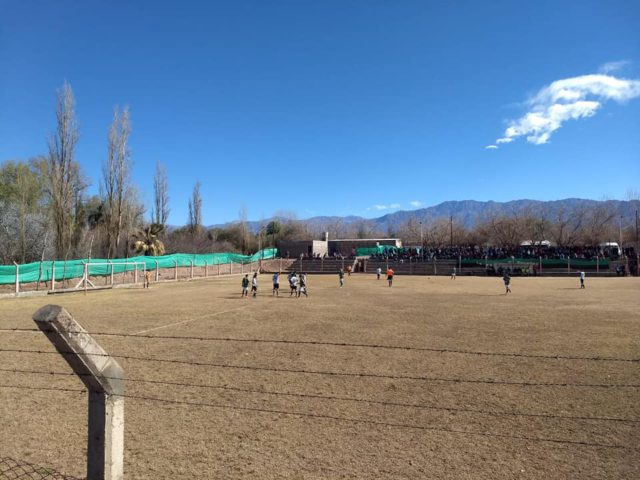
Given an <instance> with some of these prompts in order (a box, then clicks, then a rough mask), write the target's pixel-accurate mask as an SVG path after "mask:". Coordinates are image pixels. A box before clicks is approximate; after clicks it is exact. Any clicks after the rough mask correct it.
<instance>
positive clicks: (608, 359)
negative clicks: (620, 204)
mask: <svg viewBox="0 0 640 480" xmlns="http://www.w3.org/2000/svg"><path fill="white" fill-rule="evenodd" d="M0 331H3V332H41V331H45V330H40V329H38V328H17V327H16V328H1V329H0ZM69 333H86V334H88V335H94V336H97V337H100V336H102V337H125V338H141V339H155V340H196V341H202V342H207V341H210V342H238V343H272V344H286V345H318V346H330V347H354V348H372V349H384V350H405V351H417V352H434V353H452V354H460V355H478V356H493V357H516V358H534V359H547V360H586V361H599V362H632V363H638V362H640V358H624V357H604V356H590V357H589V356H574V355H544V354H535V353H516V352H485V351H478V350H463V349H452V348H435V347H412V346H407V345H384V344H375V343H373V344H370V343H350V342H328V341H321V340H284V339H269V338H236V337H199V336H180V335H145V334H131V333H117V332H73V331H71V332H69Z"/></svg>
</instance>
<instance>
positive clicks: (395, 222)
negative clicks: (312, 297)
mask: <svg viewBox="0 0 640 480" xmlns="http://www.w3.org/2000/svg"><path fill="white" fill-rule="evenodd" d="M597 207H605V208H607V209H609V210H611V211H613V212H615V213H616V216H618V217H620V216H622V217H623V219H625V220H624V221H625V222H626V223H631V222H634V221H635V215H636V211H638V210H640V200H588V199H581V198H566V199H563V200H550V201H542V200H526V199H524V200H511V201H508V202H494V201H486V202H480V201H476V200H461V201H447V202H443V203H440V204H438V205H434V206H431V207H425V208H419V209H416V210H399V211H396V212H393V213H388V214H386V215H382V216H380V217H377V218H364V217H359V216H354V215H350V216H345V217H340V216H316V217H311V218H307V219H302V220H301V221H303V222H305V223H306V224H307V225H308V226H309V228H310V230H312V231H321V230H322V229H324V228H326V227H327V226H329V225H336V224H337V223H341V224H342V225H343V226H349V225H351V224H354V223H358V222H363V221H364V222H366V223H367V224H369V225H370V226H371V227H372V228H374V229H375V230H378V231H381V232H387V231H390V230H394V229H396V228H397V227H398V226H400V225H402V224H404V223H406V222H407V221H408V220H410V219H411V218H413V219H415V220H417V221H423V222H431V221H434V220H438V219H442V218H446V219H449V218H450V217H453V219H454V221H455V222H456V223H458V224H463V225H464V226H465V227H466V228H472V227H474V226H475V225H476V224H477V223H478V222H480V221H482V219H484V218H487V217H488V216H490V215H509V216H511V215H522V214H525V213H537V214H538V213H539V212H544V214H545V216H546V217H547V218H553V217H554V216H556V215H557V214H558V213H559V212H561V211H562V212H565V213H569V214H572V213H577V212H578V211H579V210H581V209H593V208H597ZM272 220H278V221H281V222H282V221H284V220H286V219H283V218H279V217H273V218H269V219H265V220H262V222H259V221H249V222H247V224H248V226H249V229H250V230H251V231H252V232H257V231H258V229H259V228H260V225H261V224H262V225H266V224H267V223H269V222H270V221H272ZM231 223H234V222H228V223H226V224H218V225H212V226H211V228H215V227H224V226H227V225H229V224H231Z"/></svg>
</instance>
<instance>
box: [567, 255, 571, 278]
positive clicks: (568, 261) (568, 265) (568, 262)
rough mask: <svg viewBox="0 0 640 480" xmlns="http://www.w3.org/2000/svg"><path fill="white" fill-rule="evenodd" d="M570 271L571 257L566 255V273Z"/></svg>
mask: <svg viewBox="0 0 640 480" xmlns="http://www.w3.org/2000/svg"><path fill="white" fill-rule="evenodd" d="M570 273H571V258H570V257H567V274H570Z"/></svg>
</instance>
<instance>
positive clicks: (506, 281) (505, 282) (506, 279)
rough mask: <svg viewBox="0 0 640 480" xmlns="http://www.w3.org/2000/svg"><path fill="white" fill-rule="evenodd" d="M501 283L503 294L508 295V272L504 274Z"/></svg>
mask: <svg viewBox="0 0 640 480" xmlns="http://www.w3.org/2000/svg"><path fill="white" fill-rule="evenodd" d="M502 281H503V282H504V288H505V292H504V294H505V295H506V294H508V293H511V287H510V286H509V285H510V284H511V277H510V276H509V272H505V273H504V277H502Z"/></svg>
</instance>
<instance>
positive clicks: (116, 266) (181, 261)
mask: <svg viewBox="0 0 640 480" xmlns="http://www.w3.org/2000/svg"><path fill="white" fill-rule="evenodd" d="M277 253H278V251H277V249H275V248H267V249H265V250H261V251H259V252H257V253H255V254H253V255H240V254H238V253H207V254H187V253H174V254H173V255H163V256H161V257H146V256H139V257H129V258H112V259H110V260H108V259H105V258H92V259H91V260H90V261H88V260H86V259H85V260H68V261H61V260H60V261H45V262H33V263H25V264H22V265H19V266H18V272H19V274H18V276H19V282H20V283H29V282H37V281H41V282H47V281H50V280H51V279H52V278H53V274H54V272H55V279H56V281H57V280H67V279H71V278H82V276H83V275H84V265H85V263H89V274H90V275H95V276H97V275H110V274H111V272H112V269H113V273H122V272H128V271H133V270H136V269H138V270H142V268H143V267H144V268H146V269H148V270H151V269H155V268H156V267H157V268H174V267H176V266H178V267H190V266H191V265H192V264H193V266H194V267H204V266H206V265H218V264H227V263H251V262H257V261H258V260H269V259H272V258H275V257H276V255H277ZM96 264H98V265H96ZM142 264H144V265H142ZM15 281H16V266H15V265H0V285H5V284H12V283H15Z"/></svg>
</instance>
